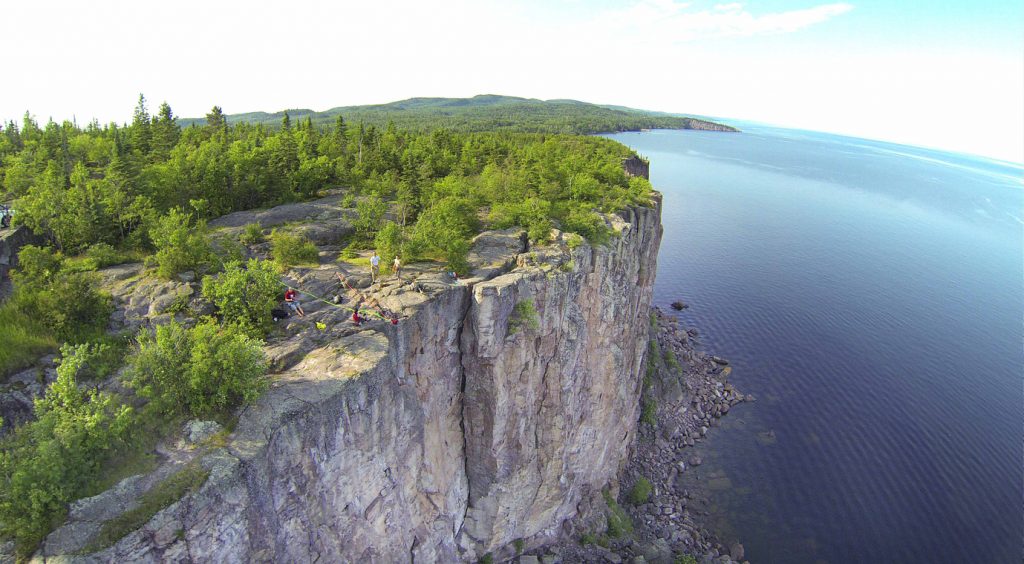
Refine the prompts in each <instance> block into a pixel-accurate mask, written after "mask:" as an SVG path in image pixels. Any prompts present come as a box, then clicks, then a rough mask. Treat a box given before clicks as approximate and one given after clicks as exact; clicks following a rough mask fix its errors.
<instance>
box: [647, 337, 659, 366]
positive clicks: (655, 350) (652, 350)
mask: <svg viewBox="0 0 1024 564" xmlns="http://www.w3.org/2000/svg"><path fill="white" fill-rule="evenodd" d="M659 358H661V346H660V345H658V340H657V339H651V340H650V341H648V342H647V362H650V363H653V362H655V361H657V359H659Z"/></svg>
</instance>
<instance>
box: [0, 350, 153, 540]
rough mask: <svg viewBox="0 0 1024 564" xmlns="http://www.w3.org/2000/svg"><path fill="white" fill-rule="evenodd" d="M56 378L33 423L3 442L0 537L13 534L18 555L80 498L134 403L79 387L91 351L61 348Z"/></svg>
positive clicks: (122, 433)
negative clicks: (124, 403) (120, 403)
mask: <svg viewBox="0 0 1024 564" xmlns="http://www.w3.org/2000/svg"><path fill="white" fill-rule="evenodd" d="M64 352H65V355H64V358H63V360H62V361H61V364H60V366H58V367H57V380H56V381H55V382H54V383H53V384H52V385H51V386H50V387H49V388H48V389H47V390H46V395H45V396H44V397H43V398H41V399H38V400H36V404H35V414H36V420H35V421H32V422H30V423H27V424H25V425H23V426H21V427H19V428H18V429H17V430H16V431H15V432H14V434H13V435H12V436H11V437H9V438H6V439H4V440H3V441H2V443H0V483H3V484H4V487H3V488H0V536H4V537H10V538H13V539H14V541H15V545H16V551H17V554H18V556H19V557H20V558H25V557H27V556H28V555H29V554H31V553H32V552H33V551H34V550H35V547H36V545H38V543H39V542H40V541H41V540H42V539H43V538H44V537H45V536H46V535H47V534H48V533H49V531H50V530H52V529H53V527H54V526H55V525H56V524H57V523H59V521H60V520H61V519H62V518H63V516H64V514H65V512H66V511H67V504H68V502H70V501H72V500H73V499H76V498H78V497H80V496H81V495H83V493H84V492H85V491H86V489H87V488H88V487H89V486H90V484H91V483H92V482H93V481H94V480H95V479H96V477H97V476H98V474H99V472H100V470H101V465H102V463H103V461H104V460H105V459H106V458H107V457H109V456H110V454H111V453H112V452H114V450H115V449H116V448H117V447H119V446H121V445H123V444H125V443H126V441H127V440H128V437H129V433H128V430H129V427H130V425H131V422H132V419H133V418H132V410H131V408H129V407H127V406H124V405H119V404H118V403H117V402H116V401H115V400H114V397H113V396H111V395H110V394H107V393H101V392H98V391H97V390H92V391H89V392H85V391H83V390H82V389H80V388H79V387H78V385H77V377H78V374H79V372H80V371H81V370H82V369H83V367H84V365H85V363H86V361H87V360H88V356H89V355H88V354H87V353H86V354H83V353H82V349H77V348H66V349H65V351H64Z"/></svg>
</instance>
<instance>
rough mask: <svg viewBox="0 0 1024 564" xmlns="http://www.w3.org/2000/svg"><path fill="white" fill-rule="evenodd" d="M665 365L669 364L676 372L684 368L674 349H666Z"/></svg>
mask: <svg viewBox="0 0 1024 564" xmlns="http://www.w3.org/2000/svg"><path fill="white" fill-rule="evenodd" d="M665 365H666V366H668V367H669V369H670V370H673V371H676V372H678V371H679V370H680V369H682V366H680V365H679V360H678V359H676V353H675V352H673V351H672V350H667V351H665Z"/></svg>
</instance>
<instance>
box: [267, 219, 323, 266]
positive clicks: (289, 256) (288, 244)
mask: <svg viewBox="0 0 1024 564" xmlns="http://www.w3.org/2000/svg"><path fill="white" fill-rule="evenodd" d="M270 253H271V255H272V256H273V257H274V263H276V264H277V267H278V268H279V269H281V270H282V271H283V270H287V269H288V268H290V267H292V266H296V265H299V264H317V263H318V262H319V261H320V252H319V251H318V250H317V248H316V245H314V244H313V243H311V242H310V241H309V239H307V238H305V237H303V236H302V235H298V234H295V233H288V232H285V231H278V230H277V229H275V230H273V231H271V233H270Z"/></svg>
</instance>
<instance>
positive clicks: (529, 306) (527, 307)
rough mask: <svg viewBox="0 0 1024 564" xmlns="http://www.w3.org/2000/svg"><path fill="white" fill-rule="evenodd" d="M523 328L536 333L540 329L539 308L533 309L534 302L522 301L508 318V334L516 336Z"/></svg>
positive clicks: (529, 300)
mask: <svg viewBox="0 0 1024 564" xmlns="http://www.w3.org/2000/svg"><path fill="white" fill-rule="evenodd" d="M521 327H526V328H527V329H529V330H531V331H536V330H537V328H538V327H540V323H539V322H538V321H537V308H535V307H533V300H532V299H527V300H522V301H520V302H518V303H516V305H515V306H514V307H513V308H512V315H510V316H509V318H508V334H509V335H514V334H515V333H516V332H517V331H519V329H520V328H521Z"/></svg>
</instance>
